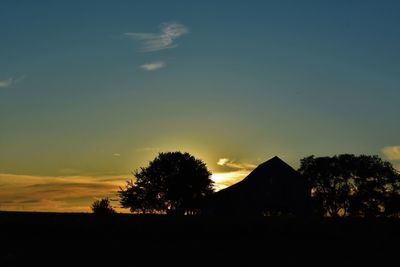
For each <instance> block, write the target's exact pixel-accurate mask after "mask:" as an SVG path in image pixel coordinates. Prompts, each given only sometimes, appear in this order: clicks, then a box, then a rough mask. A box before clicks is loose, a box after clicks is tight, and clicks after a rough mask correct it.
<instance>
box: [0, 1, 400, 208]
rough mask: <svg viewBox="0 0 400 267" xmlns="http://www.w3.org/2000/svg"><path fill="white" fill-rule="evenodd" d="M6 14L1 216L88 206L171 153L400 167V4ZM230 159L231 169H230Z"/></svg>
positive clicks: (220, 177) (177, 6)
mask: <svg viewBox="0 0 400 267" xmlns="http://www.w3.org/2000/svg"><path fill="white" fill-rule="evenodd" d="M216 2H217V1H205V0H203V1H149V0H146V1H72V0H71V1H40V0H38V1H18V0H2V1H1V3H0V40H1V41H0V210H1V209H22V210H27V209H28V210H76V211H81V210H87V208H88V203H89V204H90V203H91V201H92V200H93V199H94V198H98V197H102V196H106V195H111V194H112V193H111V192H114V191H115V188H118V187H116V185H120V184H123V181H124V179H126V177H128V178H131V177H130V175H129V174H130V172H131V171H132V170H134V169H136V168H138V167H140V166H144V165H146V164H147V163H148V161H149V160H151V159H153V158H154V156H156V155H157V153H158V152H160V151H174V150H181V151H187V152H189V153H192V154H193V155H195V156H196V157H199V158H201V159H203V160H204V161H205V162H206V163H207V165H208V167H209V168H210V169H211V171H212V172H213V173H215V175H214V178H215V179H216V180H217V181H220V182H221V183H220V186H222V187H223V186H226V185H227V184H229V183H231V182H232V181H236V180H237V179H239V178H240V177H243V176H244V175H245V174H246V173H248V171H249V170H251V169H252V168H253V166H255V165H257V164H259V163H261V162H263V161H265V160H267V159H269V158H271V157H272V156H274V155H278V156H280V157H282V158H283V159H284V160H285V161H286V162H288V163H289V164H290V165H292V166H293V167H295V168H296V167H298V166H299V160H300V159H301V158H302V157H304V156H308V155H311V154H314V155H317V156H322V155H334V154H340V153H354V154H360V153H365V154H378V155H380V156H382V157H383V158H385V159H388V160H391V161H392V162H393V164H395V166H399V164H400V135H399V133H400V123H399V115H400V105H399V104H400V49H399V47H400V16H399V14H400V2H399V1H229V2H228V1H219V2H218V3H216ZM218 163H219V164H218Z"/></svg>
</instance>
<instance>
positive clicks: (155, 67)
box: [140, 61, 165, 71]
mask: <svg viewBox="0 0 400 267" xmlns="http://www.w3.org/2000/svg"><path fill="white" fill-rule="evenodd" d="M164 67H165V62H163V61H157V62H151V63H146V64H143V65H141V66H140V68H141V69H143V70H146V71H155V70H158V69H161V68H164Z"/></svg>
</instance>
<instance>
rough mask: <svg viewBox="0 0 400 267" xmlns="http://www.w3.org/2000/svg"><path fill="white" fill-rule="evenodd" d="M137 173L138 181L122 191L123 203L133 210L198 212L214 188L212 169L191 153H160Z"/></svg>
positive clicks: (172, 212)
mask: <svg viewBox="0 0 400 267" xmlns="http://www.w3.org/2000/svg"><path fill="white" fill-rule="evenodd" d="M133 174H134V176H135V177H136V181H135V182H134V183H133V182H132V181H128V182H127V185H126V187H125V188H124V189H123V188H120V191H118V194H119V196H120V203H121V205H122V207H124V208H129V209H130V210H131V211H132V212H138V213H140V212H141V213H170V214H185V213H186V214H194V213H197V212H198V211H199V208H200V203H201V200H202V199H203V198H204V197H205V196H207V195H209V194H211V193H212V192H213V182H212V180H211V179H210V176H211V172H210V171H209V170H208V169H207V167H206V165H205V163H204V162H203V161H202V160H200V159H196V158H195V157H194V156H192V155H190V154H189V153H182V152H166V153H159V154H158V156H157V157H156V158H155V159H154V160H153V161H150V163H149V166H148V167H142V168H140V169H139V170H136V171H135V172H134V173H133Z"/></svg>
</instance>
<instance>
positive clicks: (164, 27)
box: [125, 22, 189, 52]
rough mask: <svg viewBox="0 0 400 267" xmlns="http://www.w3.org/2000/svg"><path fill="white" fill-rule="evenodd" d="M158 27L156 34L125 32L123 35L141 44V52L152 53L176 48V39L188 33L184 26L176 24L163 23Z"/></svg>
mask: <svg viewBox="0 0 400 267" xmlns="http://www.w3.org/2000/svg"><path fill="white" fill-rule="evenodd" d="M159 27H160V32H158V33H146V32H127V33H125V35H126V36H128V37H131V38H132V39H134V40H137V41H140V42H141V45H142V48H141V50H140V51H141V52H154V51H160V50H164V49H171V48H174V47H177V46H178V45H177V44H176V39H178V38H179V37H181V36H183V35H185V34H187V33H188V32H189V29H188V28H187V27H186V26H185V25H183V24H180V23H176V22H165V23H162V24H161V25H160V26H159Z"/></svg>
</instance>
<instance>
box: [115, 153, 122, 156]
mask: <svg viewBox="0 0 400 267" xmlns="http://www.w3.org/2000/svg"><path fill="white" fill-rule="evenodd" d="M113 156H114V157H121V154H119V153H114V154H113Z"/></svg>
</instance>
